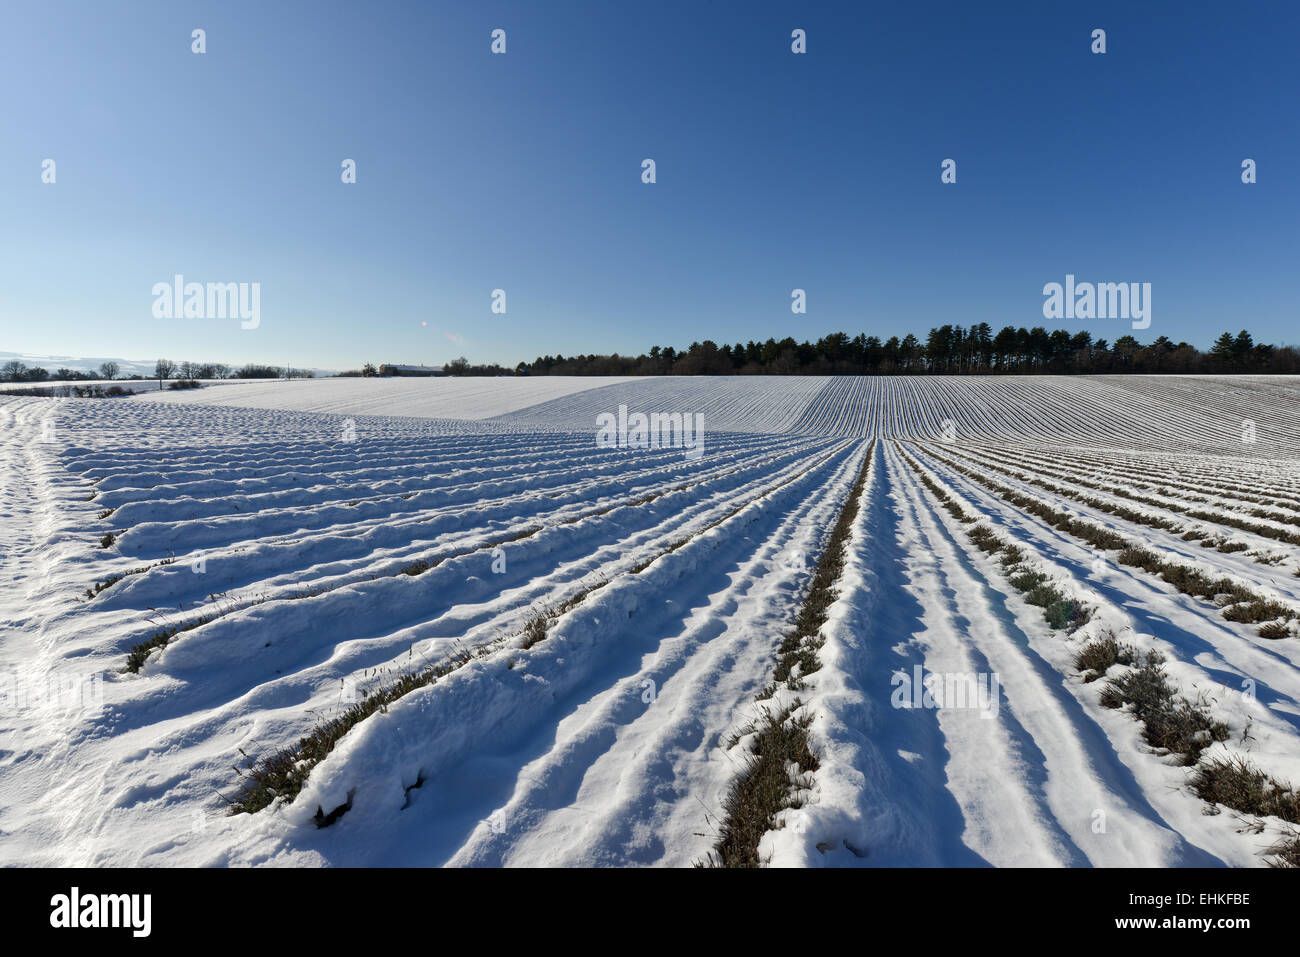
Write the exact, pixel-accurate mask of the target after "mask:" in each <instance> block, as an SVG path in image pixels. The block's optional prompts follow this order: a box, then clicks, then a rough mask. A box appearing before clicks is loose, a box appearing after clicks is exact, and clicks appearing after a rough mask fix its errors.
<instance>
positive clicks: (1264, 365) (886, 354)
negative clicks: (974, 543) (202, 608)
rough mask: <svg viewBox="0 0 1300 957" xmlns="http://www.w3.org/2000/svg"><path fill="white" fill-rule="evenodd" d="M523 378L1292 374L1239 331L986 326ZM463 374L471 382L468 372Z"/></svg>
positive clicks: (742, 349)
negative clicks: (1107, 334)
mask: <svg viewBox="0 0 1300 957" xmlns="http://www.w3.org/2000/svg"><path fill="white" fill-rule="evenodd" d="M525 368H526V372H527V374H530V375H577V376H582V375H764V374H766V375H925V374H934V375H938V374H942V375H964V374H971V375H982V374H989V373H1000V374H1016V373H1019V374H1029V373H1055V374H1064V375H1071V374H1089V373H1091V374H1099V373H1256V374H1296V373H1300V351H1298V350H1297V349H1296V348H1294V347H1292V346H1285V345H1283V346H1275V345H1269V344H1265V343H1257V342H1255V340H1254V337H1252V336H1251V334H1250V333H1249V332H1248V331H1247V330H1245V329H1242V330H1241V331H1240V332H1238V333H1236V334H1235V335H1234V334H1233V333H1231V332H1225V333H1223V334H1222V335H1221V336H1219V337H1218V338H1217V339H1216V340H1215V342H1214V344H1213V345H1212V346H1211V347H1210V348H1209V349H1208V350H1202V349H1199V348H1197V347H1196V346H1193V345H1191V344H1190V343H1188V342H1174V341H1173V340H1171V339H1170V338H1169V337H1168V336H1160V337H1158V338H1156V339H1155V340H1154V341H1152V342H1149V343H1145V344H1144V343H1142V342H1139V341H1138V340H1137V338H1136V337H1134V336H1132V335H1124V336H1120V337H1119V338H1117V339H1116V340H1115V341H1114V342H1109V341H1107V340H1106V339H1094V338H1093V336H1092V334H1091V333H1089V332H1074V333H1072V332H1069V331H1067V330H1064V329H1057V330H1055V331H1052V332H1049V331H1048V330H1047V329H1045V328H1043V327H1042V326H1035V327H1034V328H1032V329H1025V328H1024V327H1021V328H1016V327H1014V326H1006V327H1004V328H1003V329H1001V330H1000V331H999V332H997V333H994V332H993V330H992V328H991V327H990V326H989V324H988V323H986V322H981V323H977V324H975V325H972V326H969V327H965V326H960V325H943V326H937V327H935V328H933V329H931V330H930V334H929V336H927V337H926V339H925V340H924V341H922V340H920V339H918V338H917V337H916V336H915V335H911V334H909V335H907V336H904V337H903V338H902V339H900V338H898V337H897V336H892V337H890V338H889V339H885V340H882V339H881V338H880V337H879V336H869V335H866V334H865V333H859V334H858V335H856V336H853V337H850V336H849V335H848V334H847V333H843V332H836V333H832V334H831V335H828V336H824V337H822V338H821V339H818V340H817V341H816V342H808V341H807V340H805V341H803V342H796V341H795V340H794V339H792V338H789V337H787V338H785V339H781V340H780V341H778V340H776V339H768V340H767V341H766V342H754V341H752V340H751V341H749V342H746V343H743V344H742V343H739V342H738V343H736V344H735V345H726V344H723V345H721V346H719V345H718V344H717V343H716V342H714V341H713V340H711V339H706V340H704V341H703V342H692V343H691V344H690V347H689V348H687V349H684V350H681V351H678V350H676V349H674V348H673V347H672V346H654V347H653V348H651V349H650V351H649V352H647V353H644V354H642V355H639V356H621V355H619V354H617V353H614V354H612V355H577V356H570V357H567V358H566V357H565V356H563V355H555V356H550V355H547V356H539V357H538V358H537V359H536V360H534V361H533V362H532V363H528V364H526V366H525ZM471 374H472V373H471Z"/></svg>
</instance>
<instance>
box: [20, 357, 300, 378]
mask: <svg viewBox="0 0 1300 957" xmlns="http://www.w3.org/2000/svg"><path fill="white" fill-rule="evenodd" d="M121 371H122V370H121V367H120V366H119V365H118V364H117V363H116V362H105V363H102V364H101V365H100V366H99V368H98V369H96V370H95V371H93V372H83V371H80V370H77V369H66V368H60V369H56V370H54V371H53V372H51V371H50V370H48V369H45V368H42V367H41V366H30V367H29V366H28V365H27V364H26V363H23V362H19V361H18V360H17V359H11V360H10V361H8V362H6V363H4V364H3V365H0V382H86V381H90V380H96V379H108V380H113V379H119V378H120V379H121V381H123V382H139V381H142V380H144V379H158V380H159V381H164V380H167V379H183V380H186V381H195V380H198V379H310V378H312V376H313V375H314V373H313V372H312V371H311V370H309V369H307V370H304V369H292V368H287V367H284V366H268V365H258V364H257V363H248V364H246V365H242V366H230V365H226V364H225V363H222V362H172V361H171V360H170V359H159V360H158V361H157V363H155V364H154V370H153V375H152V376H143V375H139V374H133V375H126V376H124V375H121Z"/></svg>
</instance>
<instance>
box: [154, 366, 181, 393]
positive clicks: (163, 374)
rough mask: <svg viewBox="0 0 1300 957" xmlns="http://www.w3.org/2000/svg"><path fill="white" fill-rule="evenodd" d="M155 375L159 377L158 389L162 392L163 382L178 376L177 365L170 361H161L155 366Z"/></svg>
mask: <svg viewBox="0 0 1300 957" xmlns="http://www.w3.org/2000/svg"><path fill="white" fill-rule="evenodd" d="M153 374H154V375H155V376H157V377H158V389H159V391H162V384H163V380H164V379H170V378H171V377H172V376H174V375H175V374H176V363H174V362H172V361H171V360H170V359H159V360H158V361H157V363H155V364H154V367H153Z"/></svg>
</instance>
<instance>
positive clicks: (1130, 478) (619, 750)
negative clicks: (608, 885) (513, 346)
mask: <svg viewBox="0 0 1300 957" xmlns="http://www.w3.org/2000/svg"><path fill="white" fill-rule="evenodd" d="M1297 399H1300V383H1298V382H1297V381H1296V380H1294V379H1284V378H1267V379H1265V378H1258V379H1254V378H1244V377H1224V378H1216V379H1204V378H1202V379H1197V378H1192V377H1159V378H1157V377H1098V378H1065V377H1014V378H1010V377H1009V378H996V377H953V378H943V377H934V378H928V377H926V378H922V377H915V378H895V379H860V378H851V377H846V378H815V377H804V378H777V377H754V378H730V377H729V378H708V377H700V378H694V377H692V378H666V379H665V378H658V379H627V380H621V379H605V380H592V379H536V380H533V379H480V380H474V379H465V380H449V379H436V380H435V379H423V380H356V379H352V380H344V379H339V380H308V381H300V382H289V383H284V382H270V383H245V384H231V385H221V386H220V387H214V388H208V389H203V390H198V391H195V392H187V393H162V394H151V395H140V396H135V397H131V398H120V399H100V400H79V399H66V400H65V399H39V398H20V397H9V398H5V397H0V693H3V696H4V699H3V700H4V702H5V706H4V708H3V710H2V711H0V863H4V864H21V865H38V864H50V865H55V864H58V865H208V864H216V865H249V864H263V863H270V864H278V865H313V864H335V865H421V866H423V865H443V864H450V865H563V864H576V865H592V864H595V865H607V864H628V865H640V864H653V865H675V866H686V865H690V864H692V863H695V862H700V861H703V860H705V859H706V858H707V857H708V855H709V854H710V852H711V851H712V850H713V848H714V845H715V843H716V842H717V841H718V837H719V832H720V829H721V828H722V827H723V822H724V818H725V817H726V814H725V812H724V804H725V799H726V796H727V794H728V791H729V789H730V788H732V786H733V784H734V783H735V782H736V780H737V778H738V776H739V775H741V773H742V772H743V771H744V769H745V767H746V765H747V762H748V759H747V754H748V751H749V747H750V746H751V745H752V744H753V743H754V740H755V735H754V734H752V733H749V732H750V727H751V724H752V723H753V722H755V721H756V720H757V719H759V718H760V717H761V715H762V713H763V709H764V708H771V707H772V706H773V705H774V704H779V705H781V706H782V707H783V708H788V709H789V710H790V715H791V717H797V718H803V719H806V721H807V727H808V735H809V741H810V744H811V746H812V748H813V750H814V752H815V753H816V754H817V756H818V763H817V767H816V768H815V769H813V770H811V771H809V772H807V773H806V774H799V775H795V776H794V777H793V778H792V788H794V785H795V784H798V785H799V788H798V789H794V790H792V796H796V795H797V798H796V799H792V800H791V801H789V802H788V803H789V805H790V806H789V807H787V808H784V809H782V810H781V811H780V813H778V814H776V815H774V817H773V818H772V820H771V821H770V822H769V827H768V830H767V833H766V834H765V835H764V836H763V838H762V841H761V843H760V845H759V852H760V856H761V857H762V858H763V859H764V860H768V861H770V862H771V863H772V864H775V865H792V866H880V865H979V864H992V865H1066V866H1077V865H1099V866H1112V865H1140V866H1150V867H1167V866H1181V865H1229V866H1263V865H1265V864H1267V863H1269V862H1270V861H1271V860H1272V857H1271V856H1270V854H1269V853H1268V851H1269V849H1270V847H1272V846H1274V845H1275V844H1277V843H1278V842H1279V841H1280V840H1282V839H1284V838H1285V837H1286V836H1287V835H1288V833H1289V832H1290V827H1291V825H1289V824H1288V823H1287V822H1286V821H1284V820H1283V819H1282V818H1281V817H1279V816H1277V815H1258V814H1248V813H1245V812H1242V811H1239V810H1234V809H1232V808H1228V807H1225V806H1223V805H1218V806H1216V805H1212V804H1210V803H1207V802H1206V801H1205V800H1203V799H1202V797H1200V796H1198V794H1197V793H1195V790H1194V788H1193V783H1194V781H1195V778H1196V775H1197V773H1198V770H1200V769H1203V768H1206V767H1209V766H1212V765H1213V764H1214V762H1217V761H1220V760H1221V759H1223V758H1240V759H1244V760H1246V761H1248V762H1249V764H1250V766H1251V767H1253V768H1255V769H1257V770H1259V771H1260V772H1262V773H1264V774H1266V775H1268V776H1269V777H1270V778H1272V779H1274V780H1275V781H1278V782H1283V783H1285V782H1290V783H1293V784H1297V785H1300V670H1298V669H1297V665H1298V664H1300V628H1298V627H1297V621H1298V619H1300V454H1298V453H1300V413H1298V412H1297V409H1298V408H1300V405H1298V404H1297ZM620 406H626V407H627V410H628V412H629V413H633V414H634V413H636V412H645V413H655V412H657V413H677V412H680V413H687V414H690V413H698V414H700V415H702V416H703V419H704V423H705V429H706V441H705V443H704V451H703V454H702V455H700V456H698V457H695V456H690V455H686V454H683V451H682V450H681V449H674V448H643V449H638V448H623V449H619V448H600V447H597V442H596V441H595V436H596V434H597V424H596V419H597V416H599V415H601V414H604V413H617V412H618V411H619V407H620ZM859 476H865V478H864V479H863V483H862V485H861V493H860V495H856V494H855V492H854V489H855V482H856V481H857V480H858V479H859ZM851 497H853V501H856V502H857V503H858V505H859V508H858V510H857V511H856V513H850V514H852V521H851V524H850V526H849V532H848V538H847V540H846V545H845V549H846V551H845V560H844V563H843V567H842V569H841V570H840V571H839V575H838V578H837V579H836V580H835V584H834V598H833V601H832V602H831V603H830V605H829V608H828V610H827V615H826V619H825V622H824V624H822V625H821V626H820V631H819V632H818V634H819V636H820V640H821V641H822V642H823V643H821V644H820V647H819V650H818V652H817V654H818V657H819V663H820V667H819V668H818V669H817V670H812V671H809V672H806V673H805V672H799V673H796V674H795V676H794V678H793V679H791V680H788V681H775V682H774V680H773V673H774V667H775V666H776V663H777V656H778V646H779V645H780V644H781V640H782V637H783V636H784V635H785V634H786V633H787V632H789V631H790V628H791V623H792V621H793V620H794V619H795V616H796V614H797V613H798V611H799V608H800V604H801V602H802V601H803V599H804V596H805V593H806V592H807V590H808V588H809V585H810V583H811V581H812V579H813V569H814V566H815V565H816V564H817V562H818V560H819V558H820V557H821V555H822V552H823V549H824V548H825V547H826V543H827V538H828V533H829V532H830V530H831V528H832V527H833V526H835V525H836V522H837V520H838V519H839V517H840V515H841V513H842V512H843V510H844V509H845V506H846V504H848V503H849V502H850V500H851ZM973 530H978V531H975V532H974V534H972V532H973ZM1098 530H1100V531H1098ZM1103 533H1105V534H1107V535H1109V536H1110V537H1108V538H1107V537H1103ZM992 539H996V540H997V542H998V545H997V548H998V549H1002V550H1001V551H999V550H996V549H994V547H993V545H992V544H989V542H990V541H991V540H992ZM981 543H983V544H981ZM1008 548H1010V549H1012V551H1008V550H1007V549H1008ZM1143 550H1147V551H1149V552H1150V553H1151V554H1150V556H1149V557H1146V558H1144V557H1143V556H1142V555H1138V553H1139V552H1142V551H1143ZM1134 556H1137V557H1134ZM1157 562H1162V563H1164V564H1163V565H1160V566H1159V567H1157V565H1156V564H1155V563H1157ZM1175 568H1176V569H1181V570H1183V572H1182V574H1183V577H1182V578H1178V581H1181V582H1183V583H1184V585H1185V584H1186V582H1187V581H1193V580H1194V581H1212V582H1213V584H1214V587H1215V589H1217V590H1211V591H1210V592H1208V593H1206V594H1203V595H1202V594H1197V593H1196V590H1195V588H1190V587H1185V588H1184V590H1179V587H1177V585H1176V582H1175V578H1176V576H1175V574H1174V572H1173V571H1172V569H1175ZM1162 569H1163V571H1162ZM1193 572H1194V573H1196V574H1195V575H1194V574H1193ZM1197 575H1199V577H1197ZM1026 576H1028V577H1029V578H1032V579H1033V584H1032V586H1025V578H1026ZM1017 580H1019V583H1018V584H1017V583H1016V581H1017ZM1044 589H1046V590H1047V591H1050V593H1051V596H1055V597H1054V598H1053V597H1051V596H1049V598H1041V597H1039V596H1041V595H1043V594H1046V592H1045V591H1044ZM1202 590H1203V591H1204V589H1202ZM1252 603H1253V604H1252ZM1247 609H1251V610H1258V609H1264V611H1260V612H1259V613H1258V614H1255V613H1253V612H1252V614H1249V615H1248V614H1246V613H1245V611H1246V610H1247ZM1058 611H1059V612H1060V614H1061V615H1063V616H1065V617H1063V618H1062V619H1061V620H1055V619H1054V616H1055V615H1056V614H1057V612H1058ZM539 623H540V624H539ZM1264 631H1267V632H1268V633H1269V634H1272V635H1274V637H1265V635H1264V634H1263V633H1262V632H1264ZM1107 636H1114V637H1115V639H1116V640H1117V642H1118V643H1119V644H1120V645H1121V646H1128V647H1130V648H1131V649H1132V650H1133V652H1134V653H1135V654H1138V655H1145V654H1147V653H1149V652H1159V653H1160V654H1161V655H1163V659H1164V661H1163V664H1162V665H1161V669H1162V673H1163V675H1164V676H1165V679H1166V681H1167V684H1168V686H1169V687H1170V688H1171V689H1173V691H1175V692H1176V693H1177V695H1178V696H1180V698H1182V699H1186V701H1187V702H1189V703H1190V706H1192V707H1193V709H1194V710H1195V711H1196V713H1197V714H1201V715H1204V716H1205V718H1206V720H1207V721H1208V722H1213V728H1214V730H1213V731H1210V732H1207V733H1206V734H1205V735H1204V736H1203V737H1202V739H1200V740H1199V741H1198V743H1197V744H1196V753H1195V754H1192V755H1191V757H1190V759H1189V758H1188V756H1187V755H1186V754H1185V753H1180V752H1174V751H1170V750H1168V749H1161V748H1158V747H1156V746H1153V745H1152V743H1151V742H1150V740H1149V739H1148V737H1146V736H1144V730H1143V729H1144V724H1143V721H1141V720H1138V719H1139V718H1140V717H1141V715H1139V714H1137V713H1136V712H1135V709H1134V707H1133V706H1132V705H1131V704H1126V705H1124V706H1123V707H1118V708H1115V707H1106V706H1104V702H1103V698H1104V696H1105V692H1106V689H1107V688H1108V687H1110V686H1111V685H1112V683H1113V680H1114V679H1123V678H1125V676H1127V675H1131V674H1135V673H1136V672H1137V668H1138V664H1139V662H1133V663H1130V664H1123V663H1117V664H1114V665H1113V666H1112V667H1111V668H1110V670H1109V671H1106V673H1105V675H1104V677H1099V676H1097V675H1096V674H1095V673H1084V672H1083V670H1082V669H1081V668H1080V667H1079V666H1078V664H1077V662H1076V657H1077V656H1078V654H1079V652H1080V651H1081V650H1083V649H1085V648H1087V647H1095V644H1094V643H1096V642H1099V641H1101V640H1103V639H1105V638H1106V637H1107ZM133 650H134V656H133V654H132V653H133ZM129 663H130V664H131V665H132V669H128V664H129ZM431 669H432V671H431ZM413 676H424V677H422V678H421V680H419V681H414V680H411V678H412V677H413ZM963 676H971V677H972V678H974V679H976V681H977V683H978V684H979V686H980V687H982V688H984V689H985V690H986V691H988V694H987V695H983V696H977V697H976V698H975V699H973V700H958V699H957V698H955V697H954V696H953V694H952V688H953V687H956V685H953V684H951V682H952V681H957V682H960V681H961V680H962V678H963ZM916 677H924V679H925V680H926V681H927V682H930V681H937V682H938V683H939V684H938V685H937V686H932V687H933V688H934V690H935V691H936V693H935V694H933V695H931V694H929V693H927V692H926V690H925V689H923V688H921V687H919V686H916V685H915V683H914V679H915V678H916ZM403 679H406V682H407V683H406V684H405V685H400V687H402V689H403V690H404V691H405V692H406V693H403V694H400V695H393V696H392V697H391V698H390V699H387V702H386V703H385V704H384V705H383V707H376V708H373V709H372V710H373V713H368V714H367V715H366V716H365V717H363V718H362V719H361V720H359V721H356V722H355V723H351V719H349V726H348V727H347V729H346V733H341V734H339V735H337V736H336V740H335V743H334V744H333V747H332V748H331V749H325V750H323V751H322V752H321V753H315V752H311V751H310V749H308V750H300V751H299V752H298V753H296V754H295V755H293V757H292V758H291V759H289V760H288V761H287V762H286V764H285V768H287V769H288V771H287V772H286V773H287V774H288V776H289V777H290V778H293V779H294V781H295V783H294V786H293V787H292V788H287V789H285V793H282V794H280V795H278V796H275V795H270V796H266V795H264V796H263V798H264V799H263V800H254V799H253V798H250V795H251V794H253V792H254V790H255V788H254V787H253V785H254V784H255V779H254V769H255V768H257V767H259V766H260V765H259V762H263V761H264V760H265V759H266V758H268V757H273V756H275V755H276V754H278V753H280V752H282V751H284V750H285V749H292V748H294V747H295V746H297V745H298V743H299V741H300V740H301V739H303V738H304V737H305V736H308V735H311V734H312V733H313V732H315V731H318V730H319V729H321V728H322V727H323V726H325V725H326V724H327V723H328V722H331V721H335V720H338V719H344V718H348V715H349V713H350V712H349V709H351V708H354V706H357V705H359V704H364V703H365V702H366V701H367V700H368V699H367V695H370V694H372V693H375V692H380V691H389V690H391V689H393V688H395V687H399V683H400V682H402V681H403ZM426 679H427V680H426ZM435 679H436V680H435ZM945 681H949V682H950V684H949V690H948V691H946V692H944V693H939V692H938V690H937V689H938V688H939V687H942V686H943V683H944V682H945ZM760 694H761V695H762V696H763V697H762V700H761V701H759V700H756V696H758V695H760ZM352 714H353V716H354V717H355V712H352ZM1207 726H1208V725H1207ZM235 804H239V805H241V806H243V807H245V808H250V807H252V808H253V809H252V810H250V811H247V812H245V813H233V814H232V813H230V811H231V810H232V805H235ZM1216 812H1217V813H1216Z"/></svg>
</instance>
